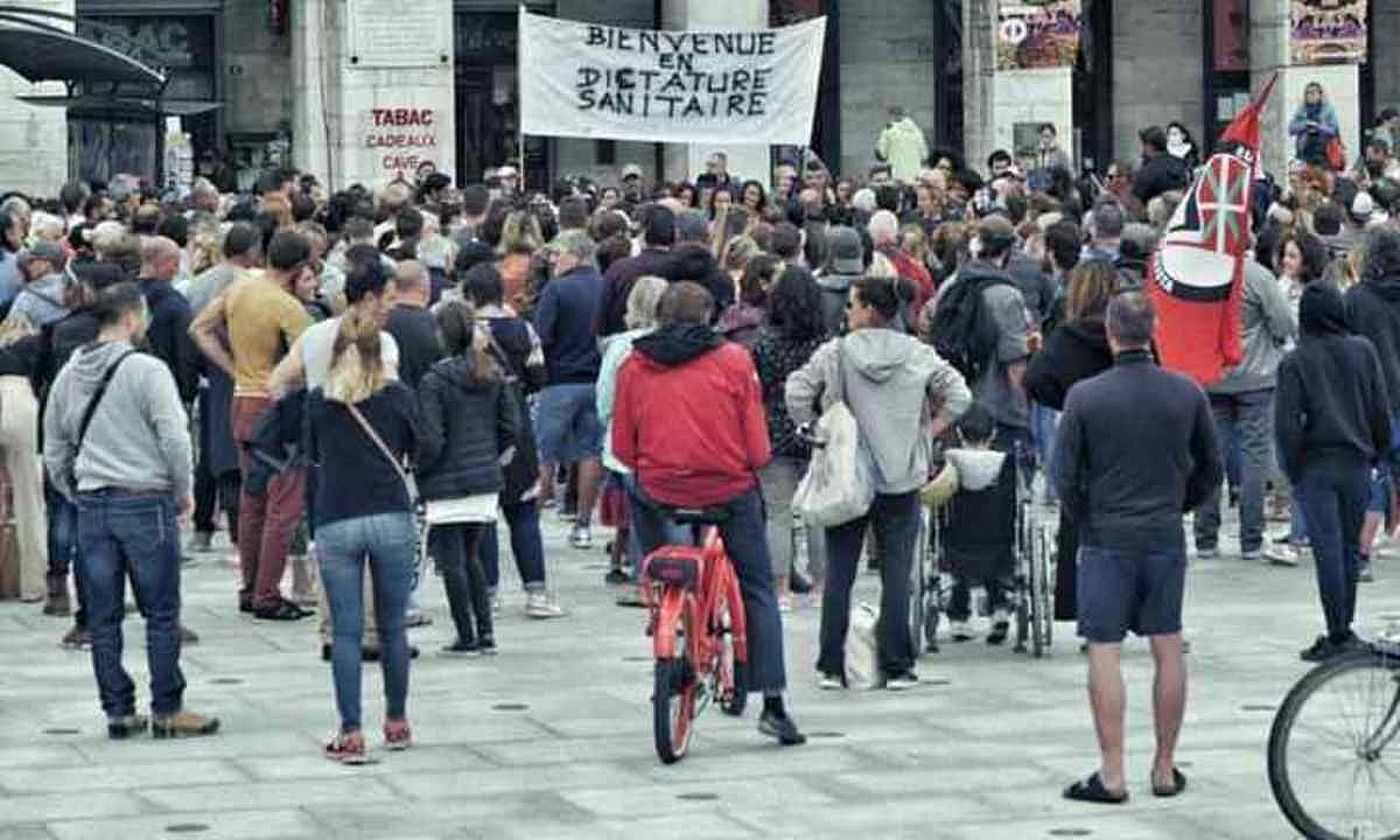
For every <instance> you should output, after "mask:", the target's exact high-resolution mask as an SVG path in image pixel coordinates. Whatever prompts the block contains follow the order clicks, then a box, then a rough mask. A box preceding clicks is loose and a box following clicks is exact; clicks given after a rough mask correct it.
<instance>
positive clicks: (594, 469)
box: [574, 458, 603, 525]
mask: <svg viewBox="0 0 1400 840" xmlns="http://www.w3.org/2000/svg"><path fill="white" fill-rule="evenodd" d="M574 469H575V470H577V471H578V522H579V524H580V525H587V524H589V523H590V522H592V521H593V508H594V507H596V506H597V504H598V488H599V486H601V485H602V483H603V462H602V461H600V460H598V459H597V458H585V459H584V460H582V461H579V462H578V463H577V464H575V465H574Z"/></svg>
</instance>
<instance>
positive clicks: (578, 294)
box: [535, 268, 605, 385]
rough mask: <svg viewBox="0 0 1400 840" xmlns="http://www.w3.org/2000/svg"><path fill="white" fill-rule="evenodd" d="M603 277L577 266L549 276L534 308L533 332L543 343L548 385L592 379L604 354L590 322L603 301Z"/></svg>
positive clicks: (594, 317) (596, 375)
mask: <svg viewBox="0 0 1400 840" xmlns="http://www.w3.org/2000/svg"><path fill="white" fill-rule="evenodd" d="M604 286H605V281H604V280H603V278H602V277H601V276H600V275H599V274H598V272H597V271H594V270H593V269H592V268H576V269H574V270H573V271H570V272H569V273H568V274H565V275H563V276H562V277H557V278H555V279H554V280H551V281H550V282H549V283H547V284H546V285H545V287H544V291H543V292H541V293H540V303H539V306H538V307H536V309H535V332H537V333H539V335H540V344H541V345H542V346H543V347H544V365H545V370H546V371H547V373H548V376H549V384H550V385H562V384H565V383H570V382H573V383H578V382H594V381H596V380H597V379H598V368H599V367H600V366H601V365H602V362H603V356H602V354H601V353H599V352H598V339H597V337H596V336H595V335H594V333H593V322H594V320H595V319H596V318H597V315H598V310H599V307H600V306H601V305H602V302H603V289H604Z"/></svg>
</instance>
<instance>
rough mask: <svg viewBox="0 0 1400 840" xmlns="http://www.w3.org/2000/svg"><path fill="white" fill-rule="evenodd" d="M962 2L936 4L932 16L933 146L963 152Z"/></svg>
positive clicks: (940, 0)
mask: <svg viewBox="0 0 1400 840" xmlns="http://www.w3.org/2000/svg"><path fill="white" fill-rule="evenodd" d="M962 8H963V0H938V2H937V3H935V5H934V12H933V88H934V91H935V94H934V97H933V145H934V146H935V147H937V148H940V149H958V150H961V149H962V148H963V50H962V47H963V32H962Z"/></svg>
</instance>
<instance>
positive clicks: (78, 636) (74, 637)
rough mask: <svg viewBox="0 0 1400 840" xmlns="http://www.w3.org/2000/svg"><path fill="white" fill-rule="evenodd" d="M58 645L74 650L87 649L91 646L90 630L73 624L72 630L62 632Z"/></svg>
mask: <svg viewBox="0 0 1400 840" xmlns="http://www.w3.org/2000/svg"><path fill="white" fill-rule="evenodd" d="M59 645H61V646H63V647H66V648H72V649H74V650H89V649H91V648H92V631H90V630H88V629H87V628H86V627H79V626H78V625H76V624H74V625H73V629H72V630H69V631H68V632H67V633H65V634H63V638H62V639H61V640H59Z"/></svg>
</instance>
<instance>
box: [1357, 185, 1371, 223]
mask: <svg viewBox="0 0 1400 840" xmlns="http://www.w3.org/2000/svg"><path fill="white" fill-rule="evenodd" d="M1374 212H1376V203H1375V201H1374V200H1373V199H1372V198H1371V194H1370V193H1368V192H1366V191H1365V190H1362V191H1360V192H1358V193H1357V194H1356V198H1355V199H1353V200H1352V202H1351V217H1352V218H1353V219H1356V220H1357V221H1358V222H1365V221H1366V220H1368V219H1370V218H1371V214H1372V213H1374Z"/></svg>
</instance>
